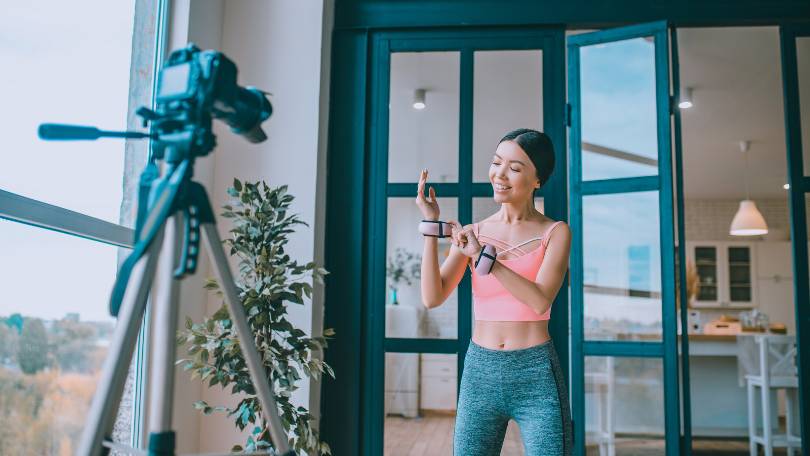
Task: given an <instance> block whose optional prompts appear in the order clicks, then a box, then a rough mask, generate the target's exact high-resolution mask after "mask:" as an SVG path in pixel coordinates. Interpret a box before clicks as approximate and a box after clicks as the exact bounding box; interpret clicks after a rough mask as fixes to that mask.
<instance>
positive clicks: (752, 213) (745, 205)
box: [729, 200, 768, 236]
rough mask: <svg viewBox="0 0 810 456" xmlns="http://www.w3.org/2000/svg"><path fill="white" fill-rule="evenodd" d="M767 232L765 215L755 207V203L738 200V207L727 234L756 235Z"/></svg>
mask: <svg viewBox="0 0 810 456" xmlns="http://www.w3.org/2000/svg"><path fill="white" fill-rule="evenodd" d="M767 233H768V225H767V224H766V223H765V217H763V216H762V214H761V213H760V212H759V210H758V209H757V205H756V203H754V202H753V201H751V200H742V201H740V208H739V209H737V213H736V214H735V215H734V219H733V220H732V221H731V229H729V234H731V235H732V236H758V235H761V234H767Z"/></svg>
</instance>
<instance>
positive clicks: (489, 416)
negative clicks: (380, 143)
mask: <svg viewBox="0 0 810 456" xmlns="http://www.w3.org/2000/svg"><path fill="white" fill-rule="evenodd" d="M553 169H554V148H553V146H552V143H551V139H550V138H549V137H548V136H547V135H546V134H544V133H540V132H538V131H535V130H529V129H520V130H515V131H512V132H510V133H508V134H507V135H506V136H504V137H503V138H502V139H501V140H500V142H499V143H498V147H497V149H496V150H495V155H494V156H493V159H492V164H491V165H490V168H489V180H490V183H491V184H492V186H493V191H494V198H495V201H496V202H498V203H500V204H501V209H500V210H499V211H498V212H496V213H495V214H493V215H491V216H489V217H487V218H486V219H484V220H482V221H480V222H478V223H474V224H472V225H467V226H464V227H462V226H461V225H460V224H459V223H458V222H456V221H448V222H446V224H445V226H443V225H442V224H441V223H438V222H437V221H439V220H440V219H439V214H440V212H439V205H438V203H437V202H436V192H435V191H434V190H433V187H431V188H430V189H429V198H426V197H425V194H424V188H425V182H426V180H427V176H428V172H427V170H423V171H422V173H421V176H420V179H419V187H418V192H419V193H418V196H417V198H416V204H417V206H418V207H419V209H420V210H421V211H422V215H423V216H424V220H423V222H422V223H421V224H420V231H422V232H423V234H426V236H425V248H424V254H423V256H422V279H421V281H422V285H421V286H422V301H423V304H424V305H425V306H426V307H427V308H429V309H430V308H434V307H438V306H440V305H441V304H442V303H443V302H444V301H445V300H446V299H447V297H448V296H449V295H450V294H451V292H452V291H453V289H455V288H456V286H458V283H459V282H460V281H461V278H462V276H463V275H464V272H465V270H466V269H467V267H468V266H469V268H470V271H471V274H472V288H473V303H474V306H473V307H474V314H475V328H474V330H473V336H472V340H471V341H470V345H469V347H468V349H467V355H466V357H465V358H464V371H463V373H462V377H461V389H460V392H459V398H458V407H457V415H456V423H455V431H454V436H453V451H454V454H456V455H458V456H468V455H475V456H485V455H499V454H500V451H501V446H502V445H503V438H504V434H505V433H506V427H507V423H508V421H509V420H510V419H514V420H515V422H517V424H518V426H519V428H520V434H521V437H522V439H523V444H524V447H525V449H526V455H527V456H535V455H568V454H570V451H571V420H570V414H569V413H570V412H569V408H568V394H567V392H566V388H565V383H564V380H563V377H562V371H561V368H560V363H559V359H558V358H557V353H556V351H555V349H554V345H553V342H552V340H551V338H550V336H549V333H548V319H549V315H550V312H551V305H552V303H553V302H554V298H555V296H557V292H558V291H559V289H560V287H561V285H562V282H563V278H564V277H565V273H566V271H567V269H568V255H569V251H570V245H571V231H570V229H569V228H568V225H567V224H565V223H564V222H556V221H554V220H552V219H550V218H549V217H546V216H545V215H543V214H542V213H540V212H538V211H537V210H536V209H535V207H534V192H535V190H537V189H539V188H540V187H542V186H543V185H544V184H545V183H546V182H547V181H548V179H549V176H550V175H551V172H552V170H553ZM447 224H449V225H450V226H451V227H452V228H451V229H450V228H448V227H447ZM426 227H427V228H426ZM431 228H433V233H432V234H430V232H431ZM436 228H438V230H437V229H436ZM449 231H451V233H452V234H449V233H448V232H449ZM448 234H449V236H451V237H452V245H451V247H450V253H449V255H448V257H447V259H446V260H445V261H444V263H443V264H442V265H441V269H440V268H439V264H438V260H437V258H438V255H437V245H436V244H437V242H436V237H442V236H443V235H448ZM496 252H497V253H496ZM488 253H491V255H488ZM489 257H492V258H489Z"/></svg>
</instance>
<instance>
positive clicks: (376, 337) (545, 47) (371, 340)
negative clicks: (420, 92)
mask: <svg viewBox="0 0 810 456" xmlns="http://www.w3.org/2000/svg"><path fill="white" fill-rule="evenodd" d="M563 43H564V31H563V29H562V28H560V27H546V28H532V29H523V28H509V29H478V30H475V29H473V30H466V29H465V30H429V31H403V32H379V33H373V34H372V35H371V59H370V65H371V68H370V72H371V91H370V100H369V102H370V109H371V114H370V119H369V128H368V132H369V147H370V150H369V152H370V153H369V156H368V160H369V161H368V165H369V170H370V172H369V191H368V192H367V193H366V195H368V208H367V211H368V213H367V218H366V220H368V221H369V226H368V230H369V233H370V236H369V237H368V238H367V242H368V247H367V248H368V250H367V254H366V261H367V262H368V264H369V269H368V274H369V275H368V281H367V282H366V296H368V297H369V298H368V299H367V300H366V302H365V308H366V309H367V310H366V311H364V313H363V326H364V327H365V328H367V330H366V331H365V337H364V344H363V350H364V359H365V362H364V363H363V371H362V372H363V383H364V384H365V385H366V387H365V388H363V391H364V393H363V398H362V399H363V405H362V411H363V412H362V414H363V418H362V420H361V421H362V429H363V435H364V437H363V438H362V445H363V453H362V454H368V455H377V454H382V452H383V437H384V418H385V417H384V388H383V387H384V380H385V370H384V367H385V362H384V361H385V353H457V354H458V364H457V369H458V370H457V372H458V373H459V375H457V380H458V381H460V380H461V375H460V373H461V372H462V371H463V363H464V355H465V353H466V349H467V344H468V343H469V340H470V338H471V335H472V328H471V320H472V305H471V303H472V290H471V284H470V278H469V275H467V274H465V276H464V278H463V279H462V281H461V283H460V284H459V289H458V302H459V307H458V309H459V311H458V338H457V339H402V338H386V337H385V321H384V320H385V307H384V305H385V268H386V229H387V217H388V214H387V209H388V204H387V203H388V199H389V198H396V197H407V198H413V197H415V195H416V187H417V182H416V181H414V182H411V183H389V182H388V113H389V110H388V106H389V89H390V84H389V83H390V59H391V54H392V53H395V52H428V51H430V52H434V51H458V52H459V53H460V71H459V76H460V81H459V87H460V90H459V92H460V93H459V96H460V99H459V141H458V143H459V150H458V157H459V164H458V166H459V168H458V171H459V181H458V182H457V183H436V184H431V185H432V186H433V187H434V188H435V189H436V194H437V195H438V196H439V197H453V198H458V202H459V206H458V207H459V209H458V219H459V221H460V222H461V223H463V224H468V223H471V222H472V221H473V220H472V199H473V198H475V197H492V196H493V192H492V186H491V185H490V184H488V183H481V182H473V180H472V174H473V173H472V169H473V164H472V161H473V154H472V148H473V144H472V138H473V135H472V128H473V75H474V52H475V51H493V50H532V49H538V50H542V51H543V80H542V83H543V124H544V125H543V129H544V130H545V131H546V133H548V134H549V135H550V136H551V138H552V141H553V142H554V144H555V147H556V150H557V151H558V153H557V163H556V164H555V170H554V172H553V174H552V177H551V178H550V180H549V182H548V183H547V184H546V185H545V186H544V187H543V188H542V191H541V192H539V194H538V195H537V196H541V197H543V198H544V201H545V212H546V214H547V215H548V216H550V217H552V218H554V219H557V220H566V221H567V220H568V214H567V207H568V202H567V192H566V181H567V179H566V174H567V173H566V171H567V163H566V157H565V153H564V151H565V150H566V147H565V124H564V114H565V111H564V109H565V100H564V93H565V92H564V71H565V66H564V55H563V49H564V48H563ZM516 128H517V126H516ZM414 223H415V221H414ZM414 233H415V235H416V232H414ZM557 302H559V303H565V305H563V304H561V305H555V306H554V307H553V310H552V318H551V324H550V332H551V336H552V338H554V339H555V341H559V344H557V343H556V342H555V346H556V347H557V350H558V352H559V354H560V357H561V358H562V359H568V346H567V340H568V306H567V302H568V292H567V289H566V287H562V289H561V291H560V293H559V294H558V296H557V298H556V300H555V303H557ZM564 370H565V374H564V375H565V377H566V378H568V372H567V371H568V369H567V365H566V366H564ZM456 387H457V388H458V384H457V385H456Z"/></svg>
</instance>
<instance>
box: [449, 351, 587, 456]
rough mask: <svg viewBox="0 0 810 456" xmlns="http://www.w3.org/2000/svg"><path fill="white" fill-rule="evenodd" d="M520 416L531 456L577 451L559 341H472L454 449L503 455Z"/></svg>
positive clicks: (459, 455)
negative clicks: (518, 345)
mask: <svg viewBox="0 0 810 456" xmlns="http://www.w3.org/2000/svg"><path fill="white" fill-rule="evenodd" d="M510 419H513V420H515V422H516V423H517V425H518V427H519V428H520V435H521V437H522V439H523V445H524V448H525V450H526V451H525V453H526V456H541V455H542V456H546V455H550V456H558V455H565V456H567V455H569V454H571V430H572V429H571V415H570V411H569V408H568V393H567V392H566V388H565V381H564V380H563V376H562V370H561V369H560V362H559V359H558V358H557V352H556V350H555V349H554V344H553V342H552V341H551V340H550V339H549V340H548V341H546V342H543V343H542V344H540V345H535V346H533V347H529V348H523V349H518V350H493V349H489V348H485V347H482V346H480V345H478V344H476V343H475V342H472V341H470V345H469V348H468V349H467V355H466V356H465V358H464V372H463V373H462V376H461V388H460V391H459V397H458V409H457V415H456V424H455V430H454V433H453V454H454V455H456V456H498V455H500V454H501V446H502V445H503V438H504V435H505V434H506V425H507V423H508V422H509V420H510Z"/></svg>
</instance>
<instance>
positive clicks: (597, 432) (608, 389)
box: [585, 356, 616, 456]
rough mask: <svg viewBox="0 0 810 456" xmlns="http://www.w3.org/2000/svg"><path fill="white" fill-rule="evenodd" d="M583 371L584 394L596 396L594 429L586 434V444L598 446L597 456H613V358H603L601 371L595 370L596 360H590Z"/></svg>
mask: <svg viewBox="0 0 810 456" xmlns="http://www.w3.org/2000/svg"><path fill="white" fill-rule="evenodd" d="M590 361H591V362H589V363H588V367H587V368H586V369H585V392H586V393H588V392H591V393H594V394H596V404H595V406H596V428H595V429H593V428H592V429H590V430H588V432H587V440H588V443H596V444H597V445H599V456H615V454H616V432H615V430H614V420H613V395H614V391H615V385H616V381H615V377H616V376H615V374H614V368H613V357H612V356H606V357H604V358H603V360H599V361H603V362H602V363H600V364H601V365H602V366H601V367H602V368H603V369H602V370H595V369H594V367H595V364H596V363H595V362H594V361H596V359H591V360H590Z"/></svg>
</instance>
